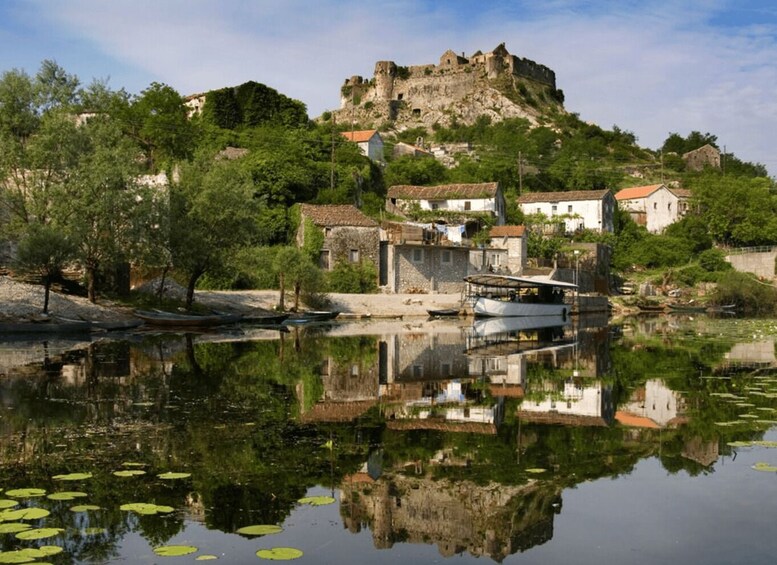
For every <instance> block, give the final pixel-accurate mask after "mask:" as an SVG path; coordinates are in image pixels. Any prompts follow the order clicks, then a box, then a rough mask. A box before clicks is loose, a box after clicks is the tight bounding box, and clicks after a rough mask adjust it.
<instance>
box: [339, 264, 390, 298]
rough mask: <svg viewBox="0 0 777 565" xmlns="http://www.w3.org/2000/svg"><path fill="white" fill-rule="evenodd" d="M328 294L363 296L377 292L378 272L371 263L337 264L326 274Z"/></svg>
mask: <svg viewBox="0 0 777 565" xmlns="http://www.w3.org/2000/svg"><path fill="white" fill-rule="evenodd" d="M327 288H328V290H329V292H342V293H347V294H363V293H372V292H377V290H378V271H377V269H376V268H375V265H374V264H373V263H372V261H364V262H363V263H359V264H355V263H338V264H337V265H336V266H335V268H334V269H332V270H331V271H330V272H329V273H327Z"/></svg>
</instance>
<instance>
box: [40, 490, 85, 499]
mask: <svg viewBox="0 0 777 565" xmlns="http://www.w3.org/2000/svg"><path fill="white" fill-rule="evenodd" d="M84 496H87V494H86V493H85V492H78V491H65V492H53V493H51V494H50V495H48V496H47V497H46V498H48V499H49V500H75V499H76V498H82V497H84Z"/></svg>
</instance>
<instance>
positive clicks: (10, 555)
mask: <svg viewBox="0 0 777 565" xmlns="http://www.w3.org/2000/svg"><path fill="white" fill-rule="evenodd" d="M33 561H35V557H31V556H30V554H29V552H27V550H26V549H17V550H16V551H0V563H31V562H33Z"/></svg>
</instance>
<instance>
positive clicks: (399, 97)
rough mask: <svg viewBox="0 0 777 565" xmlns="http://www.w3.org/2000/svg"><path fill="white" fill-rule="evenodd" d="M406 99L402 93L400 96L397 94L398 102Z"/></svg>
mask: <svg viewBox="0 0 777 565" xmlns="http://www.w3.org/2000/svg"><path fill="white" fill-rule="evenodd" d="M404 97H405V95H404V94H402V93H401V92H400V93H399V94H397V100H402V99H403V98H404Z"/></svg>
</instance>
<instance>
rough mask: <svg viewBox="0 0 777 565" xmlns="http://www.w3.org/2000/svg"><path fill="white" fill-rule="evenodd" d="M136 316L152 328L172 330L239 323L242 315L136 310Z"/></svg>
mask: <svg viewBox="0 0 777 565" xmlns="http://www.w3.org/2000/svg"><path fill="white" fill-rule="evenodd" d="M135 316H136V317H138V318H140V319H141V320H143V321H144V322H145V323H147V324H148V325H150V326H161V327H171V328H209V327H214V326H223V325H226V324H234V323H237V322H239V321H240V320H241V319H242V318H243V316H242V314H229V313H216V314H203V315H200V314H177V313H174V312H158V311H148V310H136V311H135Z"/></svg>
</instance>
